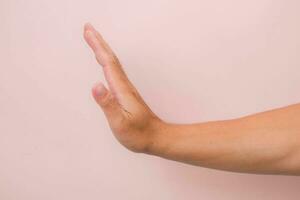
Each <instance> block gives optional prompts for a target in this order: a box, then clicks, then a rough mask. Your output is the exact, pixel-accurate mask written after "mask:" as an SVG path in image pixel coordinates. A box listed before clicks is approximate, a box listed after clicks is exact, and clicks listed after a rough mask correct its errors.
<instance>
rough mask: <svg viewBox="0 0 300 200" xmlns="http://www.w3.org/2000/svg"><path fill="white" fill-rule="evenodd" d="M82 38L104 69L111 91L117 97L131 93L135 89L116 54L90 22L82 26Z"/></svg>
mask: <svg viewBox="0 0 300 200" xmlns="http://www.w3.org/2000/svg"><path fill="white" fill-rule="evenodd" d="M84 38H85V40H86V42H87V43H88V44H89V46H90V47H91V48H92V50H93V51H94V53H95V56H96V59H97V61H98V63H99V64H100V65H102V67H103V70H104V76H105V79H106V81H107V82H108V86H109V88H110V90H111V92H112V93H113V94H114V95H116V97H117V98H118V99H121V98H123V96H124V95H132V93H133V91H136V89H135V88H134V86H133V85H132V83H131V82H130V81H129V79H128V77H127V75H126V74H125V72H124V70H123V68H122V66H121V64H120V62H119V60H118V58H117V56H116V55H115V53H114V52H113V51H112V49H111V48H110V47H109V45H108V44H107V43H106V41H105V40H104V39H103V37H102V36H101V35H100V33H99V32H98V31H96V29H94V27H93V26H92V25H90V24H86V25H85V27H84Z"/></svg>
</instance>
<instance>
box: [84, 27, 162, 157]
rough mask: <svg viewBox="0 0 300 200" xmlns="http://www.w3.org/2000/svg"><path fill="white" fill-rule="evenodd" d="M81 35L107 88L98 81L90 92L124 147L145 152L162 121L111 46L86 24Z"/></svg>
mask: <svg viewBox="0 0 300 200" xmlns="http://www.w3.org/2000/svg"><path fill="white" fill-rule="evenodd" d="M84 38H85V40H86V42H87V43H88V45H89V46H90V47H91V49H92V50H93V52H94V53H95V57H96V59H97V61H98V63H99V64H100V65H102V69H103V72H104V75H105V79H106V81H107V83H108V88H106V87H105V86H104V84H103V83H101V82H99V83H97V84H95V86H94V87H93V89H92V94H93V97H94V98H95V100H96V102H97V103H98V104H99V106H100V107H101V108H102V110H103V112H104V113H105V116H106V118H107V120H108V122H109V125H110V128H111V130H112V132H113V133H114V135H115V137H116V138H117V139H118V141H119V142H120V143H121V144H123V145H124V146H125V147H127V148H128V149H130V150H132V151H134V152H149V151H150V148H151V146H152V145H153V143H154V142H155V141H154V140H155V135H156V134H157V132H158V131H157V130H158V129H159V127H160V125H161V124H162V121H161V120H160V119H159V118H158V117H157V116H156V115H155V114H154V113H153V112H152V111H151V109H150V108H149V107H148V106H147V105H146V103H145V102H144V100H143V99H142V97H141V96H140V94H139V93H138V91H137V90H136V88H135V87H134V86H133V84H132V83H131V82H130V81H129V79H128V77H127V76H126V74H125V72H124V70H123V69H122V66H121V64H120V62H119V60H118V58H117V57H116V55H115V54H114V52H113V51H112V49H111V48H110V47H109V45H108V44H107V43H106V42H105V41H104V39H103V37H102V36H101V35H100V33H99V32H98V31H97V30H95V29H94V27H93V26H91V25H90V24H86V25H85V27H84Z"/></svg>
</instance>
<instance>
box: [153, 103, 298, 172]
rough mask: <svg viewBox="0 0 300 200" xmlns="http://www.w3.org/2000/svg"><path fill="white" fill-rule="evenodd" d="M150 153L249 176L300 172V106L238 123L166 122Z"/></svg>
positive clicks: (247, 118) (240, 120)
mask: <svg viewBox="0 0 300 200" xmlns="http://www.w3.org/2000/svg"><path fill="white" fill-rule="evenodd" d="M155 135H156V136H155V138H156V139H154V141H153V142H152V145H151V148H150V149H151V150H150V151H151V152H150V153H151V154H154V155H158V156H161V157H164V158H167V159H171V160H177V161H181V162H185V163H189V164H194V165H198V166H203V167H209V168H215V169H222V170H228V171H236V172H246V173H263V174H300V104H299V105H293V106H289V107H286V108H282V109H276V110H272V111H269V112H264V113H260V114H256V115H251V116H247V117H243V118H239V119H234V120H226V121H216V122H207V123H199V124H186V125H184V124H171V123H162V125H160V128H159V131H158V134H155Z"/></svg>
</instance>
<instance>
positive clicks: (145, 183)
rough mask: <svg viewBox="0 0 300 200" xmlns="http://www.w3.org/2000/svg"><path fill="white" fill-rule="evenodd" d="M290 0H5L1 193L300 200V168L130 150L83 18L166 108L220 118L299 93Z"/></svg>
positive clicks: (23, 199)
mask: <svg viewBox="0 0 300 200" xmlns="http://www.w3.org/2000/svg"><path fill="white" fill-rule="evenodd" d="M299 10H300V1H299V0H251V1H245V0H226V1H224V0H210V1H192V0H184V1H183V0H180V1H179V0H177V1H176V0H172V1H171V0H151V1H150V0H128V1H117V0H85V1H83V0H81V1H80V0H78V1H75V0H51V1H50V0H47V1H46V0H26V1H25V0H23V1H22V0H1V1H0V22H1V27H0V29H1V31H0V56H1V59H0V199H1V200H71V199H72V200H82V199H88V200H98V199H126V200H127V199H128V200H135V199H139V200H140V199H145V200H152V199H172V200H185V199H189V200H196V199H197V200H198V199H209V200H217V199H222V200H233V199H235V200H241V199H242V200H253V199H256V200H282V199H289V200H293V199H299V195H300V190H299V186H300V179H299V178H298V177H287V176H261V175H246V174H235V173H230V172H222V171H216V170H210V169H205V168H199V167H194V166H188V165H185V164H181V163H177V162H173V161H168V160H163V159H160V158H156V157H152V156H147V155H142V154H134V153H131V152H129V151H127V150H125V149H124V148H123V147H122V146H120V145H119V144H118V142H117V141H116V140H115V139H114V137H113V136H112V134H111V132H110V129H109V128H108V125H107V122H106V120H105V117H104V115H103V113H102V112H101V110H100V109H99V108H98V107H97V105H96V104H95V103H94V101H93V99H92V97H91V93H90V91H91V86H92V85H93V84H94V82H96V81H98V80H104V77H103V75H102V73H101V68H100V67H99V66H98V65H97V63H96V62H95V59H94V56H93V55H92V53H91V51H90V50H89V49H88V47H87V45H86V44H85V43H84V40H83V38H82V28H83V24H84V23H85V22H91V23H93V24H94V25H95V27H96V28H98V29H99V30H100V31H101V32H102V33H103V35H104V37H105V38H106V39H107V40H108V41H109V42H110V44H111V46H112V47H113V48H114V49H115V51H116V52H117V54H118V55H119V57H120V60H121V61H122V63H123V64H124V68H125V70H126V71H127V72H128V76H129V77H130V78H131V80H132V82H133V83H134V84H135V85H136V87H137V88H138V89H139V91H140V92H141V94H142V95H143V96H144V97H145V100H146V102H148V104H149V105H150V106H151V107H152V108H153V110H154V111H155V112H156V113H157V114H159V115H160V116H161V117H162V118H163V119H165V120H167V121H172V122H180V123H186V122H200V121H206V120H218V119H229V118H234V117H240V116H243V115H248V114H252V113H255V112H260V111H264V110H267V109H272V108H276V107H281V106H285V105H288V104H291V103H297V102H300V92H299V89H300V69H299V68H300V58H299V52H300V20H299V19H300V12H299Z"/></svg>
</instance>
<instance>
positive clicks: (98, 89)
mask: <svg viewBox="0 0 300 200" xmlns="http://www.w3.org/2000/svg"><path fill="white" fill-rule="evenodd" d="M92 93H93V96H94V97H95V98H96V99H98V98H101V97H103V96H104V95H105V94H106V93H107V89H106V87H105V86H104V84H103V83H102V82H98V83H96V84H95V85H94V86H93V88H92Z"/></svg>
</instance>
